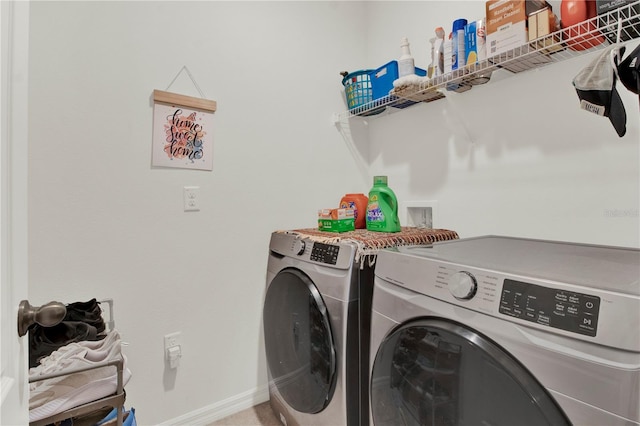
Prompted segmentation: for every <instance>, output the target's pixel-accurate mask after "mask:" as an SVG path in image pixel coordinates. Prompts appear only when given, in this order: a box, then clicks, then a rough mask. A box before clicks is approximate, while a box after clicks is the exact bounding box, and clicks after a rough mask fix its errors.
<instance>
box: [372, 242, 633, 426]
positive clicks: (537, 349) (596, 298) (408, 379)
mask: <svg viewBox="0 0 640 426" xmlns="http://www.w3.org/2000/svg"><path fill="white" fill-rule="evenodd" d="M639 328H640V250H637V249H629V248H618V247H605V246H595V245H584V244H572V243H564V242H554V241H541V240H529V239H519V238H508V237H496V236H487V237H479V238H471V239H461V240H457V241H447V242H441V243H436V244H433V245H431V246H420V247H416V246H413V247H400V248H393V249H386V250H382V251H380V253H379V254H378V259H377V263H376V270H375V284H374V291H373V305H372V318H371V354H370V366H371V368H370V371H371V376H370V407H371V409H370V414H371V416H370V418H371V421H372V423H373V424H374V425H376V426H379V425H393V426H398V425H463V424H475V425H498V424H505V425H516V424H517V425H536V426H539V425H545V424H546V425H554V426H555V425H563V424H575V425H638V424H640V407H639V406H640V404H639V401H640V390H639V389H640V333H639V332H638V330H639Z"/></svg>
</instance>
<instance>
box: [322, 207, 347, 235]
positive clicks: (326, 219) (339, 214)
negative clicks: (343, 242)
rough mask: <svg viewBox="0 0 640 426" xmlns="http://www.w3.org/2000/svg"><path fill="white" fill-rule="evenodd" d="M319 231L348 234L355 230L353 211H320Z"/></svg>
mask: <svg viewBox="0 0 640 426" xmlns="http://www.w3.org/2000/svg"><path fill="white" fill-rule="evenodd" d="M318 229H319V230H320V231H328V232H347V231H353V230H354V229H355V215H354V211H353V209H322V210H318Z"/></svg>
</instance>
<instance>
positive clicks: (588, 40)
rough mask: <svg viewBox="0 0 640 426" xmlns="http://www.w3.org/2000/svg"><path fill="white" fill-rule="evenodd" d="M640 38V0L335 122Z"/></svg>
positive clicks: (409, 87) (417, 83)
mask: <svg viewBox="0 0 640 426" xmlns="http://www.w3.org/2000/svg"><path fill="white" fill-rule="evenodd" d="M638 38H640V0H638V1H634V2H632V3H629V4H627V5H624V6H621V7H620V8H618V9H615V10H612V11H609V12H607V13H605V14H602V15H598V16H596V17H594V18H591V19H588V20H586V21H583V22H580V23H578V24H576V25H572V26H570V27H567V28H563V29H561V30H558V31H555V32H553V33H550V34H548V35H546V36H543V37H540V38H537V39H535V40H532V41H530V42H529V43H527V44H524V45H522V46H519V47H516V48H514V49H511V50H508V51H506V52H503V53H501V54H498V55H495V56H492V57H490V58H488V59H485V60H483V61H480V62H477V63H475V64H470V65H467V66H466V67H464V68H463V69H458V70H454V71H452V72H450V73H447V74H444V75H440V76H436V77H433V78H428V77H417V78H412V79H411V81H410V82H408V83H407V84H403V85H400V86H398V87H395V88H394V89H393V90H392V91H391V92H390V93H389V95H387V96H383V97H381V98H379V99H376V100H373V101H371V102H368V103H366V104H364V105H361V106H359V107H357V108H353V109H350V110H348V111H344V112H341V113H339V114H336V115H335V117H334V120H335V121H336V122H337V121H341V120H344V119H347V118H349V117H353V116H367V117H368V116H373V115H377V114H380V113H381V112H383V111H385V110H386V109H388V108H386V107H391V108H393V106H394V105H398V104H401V103H406V101H407V100H408V101H413V102H433V101H436V100H438V99H442V98H444V97H445V94H444V93H445V91H455V92H458V93H460V92H464V91H467V90H470V89H471V88H472V87H473V86H474V85H477V84H482V83H486V82H487V81H489V78H490V75H491V73H492V72H493V71H496V70H499V69H505V70H507V71H510V72H511V73H519V72H522V71H527V70H530V69H536V68H541V67H544V66H546V65H549V64H552V63H557V62H562V61H565V60H567V59H571V58H574V57H577V56H581V55H584V54H586V53H590V52H594V51H596V50H600V49H602V48H604V47H606V46H609V45H611V44H613V43H615V42H616V41H620V42H628V41H631V40H634V39H638ZM394 109H395V108H394ZM398 111H399V110H398Z"/></svg>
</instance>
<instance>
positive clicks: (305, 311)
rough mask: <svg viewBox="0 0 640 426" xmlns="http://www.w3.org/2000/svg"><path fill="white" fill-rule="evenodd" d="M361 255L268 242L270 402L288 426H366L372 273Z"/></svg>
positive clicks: (297, 241) (297, 239) (296, 242)
mask: <svg viewBox="0 0 640 426" xmlns="http://www.w3.org/2000/svg"><path fill="white" fill-rule="evenodd" d="M356 249H357V247H356V245H355V244H353V243H350V242H336V243H331V244H327V243H322V242H318V241H313V240H311V239H309V238H304V237H303V236H300V235H296V234H291V233H281V232H275V233H273V234H272V236H271V242H270V250H269V260H268V265H267V291H266V296H265V302H264V309H263V324H264V337H265V349H266V355H267V365H268V370H269V397H270V401H271V406H272V408H273V410H274V412H275V413H276V415H277V416H278V417H279V418H280V420H281V421H282V423H283V424H285V425H288V426H291V425H354V426H355V425H360V424H368V409H367V408H363V405H364V406H365V407H366V403H367V401H368V393H367V390H368V385H367V378H368V371H367V368H366V365H367V364H368V351H369V343H368V342H369V341H368V336H369V333H368V330H369V321H368V319H366V318H365V319H363V318H362V316H361V313H363V314H365V315H366V316H367V318H368V316H369V315H370V306H371V292H372V287H373V272H372V269H371V268H370V267H368V266H365V265H362V266H363V267H362V268H361V265H360V261H359V260H356V258H355V255H356ZM361 284H362V286H361ZM361 287H362V288H361ZM367 294H368V296H367ZM362 300H365V302H363V303H366V300H368V306H367V307H366V308H364V309H361V307H360V303H361V301H362ZM360 339H366V344H363V345H361V344H360ZM361 368H362V370H361Z"/></svg>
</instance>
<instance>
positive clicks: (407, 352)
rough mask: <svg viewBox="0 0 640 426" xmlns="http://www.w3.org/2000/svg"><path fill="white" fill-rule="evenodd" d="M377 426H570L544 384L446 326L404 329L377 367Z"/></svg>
mask: <svg viewBox="0 0 640 426" xmlns="http://www.w3.org/2000/svg"><path fill="white" fill-rule="evenodd" d="M371 411H372V414H373V423H374V424H375V425H376V426H378V425H393V426H397V425H438V426H444V425H535V426H540V425H554V426H557V425H570V422H569V421H568V419H567V418H566V416H565V414H564V413H563V411H562V410H561V409H560V407H559V406H558V405H557V403H556V402H555V400H553V398H552V397H551V396H550V395H549V393H548V392H547V391H546V390H545V389H544V388H543V387H542V386H541V385H540V383H538V381H537V380H536V379H535V378H534V377H533V376H532V375H531V373H529V371H527V369H526V368H525V367H524V366H522V365H521V364H520V363H519V362H518V361H517V360H516V359H514V358H513V357H512V356H511V355H510V354H509V353H507V352H506V351H505V350H504V349H502V348H500V347H499V346H498V345H497V344H496V343H494V342H493V341H491V340H489V339H488V338H487V337H485V336H483V335H481V334H479V333H477V332H475V331H473V330H471V329H470V328H468V327H465V326H463V325H461V324H458V323H455V322H452V321H448V320H442V319H423V320H416V321H411V322H409V323H405V324H404V325H402V326H400V327H399V328H397V329H395V330H394V331H393V332H392V333H391V334H390V335H389V336H387V338H386V339H385V340H384V341H383V342H382V344H381V345H380V348H379V350H378V353H377V354H376V358H375V361H374V364H373V370H372V377H371Z"/></svg>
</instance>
